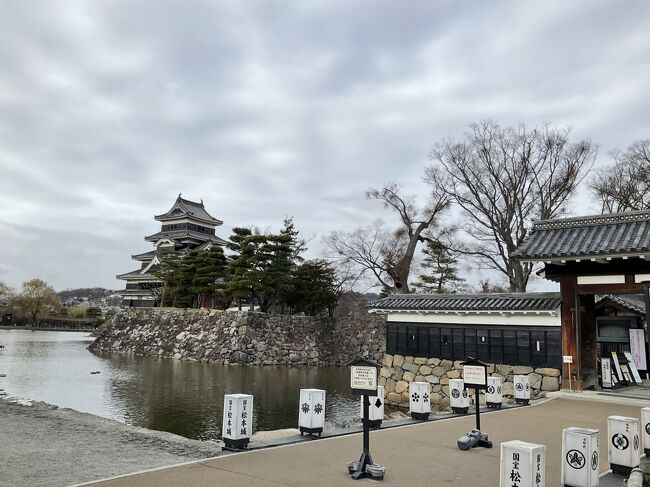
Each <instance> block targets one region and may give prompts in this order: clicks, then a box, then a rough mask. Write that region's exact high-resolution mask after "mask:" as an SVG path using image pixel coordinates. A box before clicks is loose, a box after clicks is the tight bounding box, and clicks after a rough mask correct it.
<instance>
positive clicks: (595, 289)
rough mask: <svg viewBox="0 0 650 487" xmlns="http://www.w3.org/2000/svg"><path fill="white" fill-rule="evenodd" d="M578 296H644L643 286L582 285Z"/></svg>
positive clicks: (579, 287) (639, 284)
mask: <svg viewBox="0 0 650 487" xmlns="http://www.w3.org/2000/svg"><path fill="white" fill-rule="evenodd" d="M577 292H578V294H643V284H641V283H638V284H580V285H579V286H578V289H577Z"/></svg>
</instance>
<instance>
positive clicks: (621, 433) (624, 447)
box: [607, 416, 641, 475]
mask: <svg viewBox="0 0 650 487" xmlns="http://www.w3.org/2000/svg"><path fill="white" fill-rule="evenodd" d="M607 439H608V443H607V453H608V455H609V465H610V468H611V469H612V472H614V473H615V474H617V475H629V474H630V472H631V471H632V469H633V468H635V467H638V466H639V463H640V461H641V445H640V438H639V420H638V419H637V418H626V417H625V416H610V417H608V418H607Z"/></svg>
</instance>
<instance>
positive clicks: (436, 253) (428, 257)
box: [415, 240, 465, 293]
mask: <svg viewBox="0 0 650 487" xmlns="http://www.w3.org/2000/svg"><path fill="white" fill-rule="evenodd" d="M422 253H423V254H424V259H423V261H422V268H423V269H424V270H425V273H423V274H420V282H418V283H416V284H415V287H416V288H417V289H418V290H422V291H424V292H434V293H451V292H455V291H457V290H458V288H459V286H461V285H462V283H463V282H464V281H465V280H464V279H463V278H461V277H458V259H457V258H456V257H455V256H454V255H453V254H452V252H451V251H450V250H449V248H448V247H446V246H445V245H443V244H442V243H441V242H439V241H437V240H434V241H427V245H426V246H425V248H424V249H423V250H422Z"/></svg>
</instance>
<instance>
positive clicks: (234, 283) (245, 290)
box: [226, 227, 267, 311]
mask: <svg viewBox="0 0 650 487" xmlns="http://www.w3.org/2000/svg"><path fill="white" fill-rule="evenodd" d="M265 241H266V237H265V236H264V235H260V234H259V233H255V234H253V232H252V231H251V229H250V228H241V227H237V228H233V234H232V236H231V237H230V242H229V243H228V245H227V247H228V249H229V250H231V251H233V252H235V253H234V254H232V255H230V256H229V258H230V260H229V261H228V274H227V278H226V291H227V292H228V293H229V294H230V295H231V296H233V297H234V298H237V299H239V300H240V309H241V299H243V298H249V299H250V309H251V311H252V310H253V309H255V308H254V306H255V298H256V297H258V294H260V295H261V294H262V293H264V292H265V291H267V289H265V286H264V284H263V282H262V277H263V275H262V274H263V271H264V266H265V263H266V259H267V258H266V255H265V253H263V252H261V250H260V249H261V247H262V245H263V244H264V242H265ZM260 297H261V296H260Z"/></svg>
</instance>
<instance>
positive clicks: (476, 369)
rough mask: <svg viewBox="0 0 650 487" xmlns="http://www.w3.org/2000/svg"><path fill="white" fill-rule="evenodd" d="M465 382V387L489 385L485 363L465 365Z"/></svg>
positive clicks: (484, 386) (480, 387)
mask: <svg viewBox="0 0 650 487" xmlns="http://www.w3.org/2000/svg"><path fill="white" fill-rule="evenodd" d="M463 382H464V383H465V387H478V388H479V389H485V388H486V387H487V370H486V368H485V367H484V366H483V365H463Z"/></svg>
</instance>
